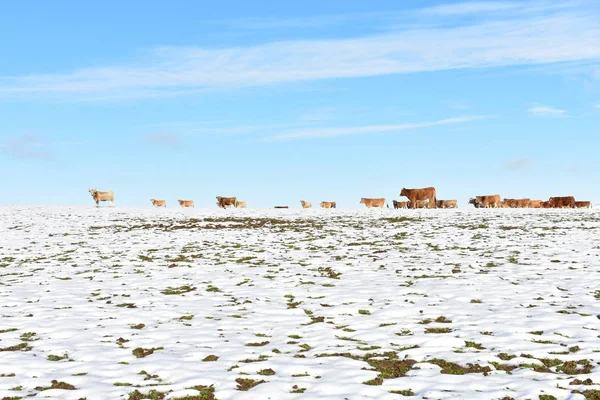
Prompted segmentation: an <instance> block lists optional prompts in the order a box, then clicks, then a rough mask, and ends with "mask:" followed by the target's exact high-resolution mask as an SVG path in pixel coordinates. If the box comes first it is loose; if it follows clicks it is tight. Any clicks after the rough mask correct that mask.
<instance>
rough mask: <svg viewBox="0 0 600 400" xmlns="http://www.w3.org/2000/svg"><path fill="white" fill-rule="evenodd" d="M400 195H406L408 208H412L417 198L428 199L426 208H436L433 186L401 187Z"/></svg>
mask: <svg viewBox="0 0 600 400" xmlns="http://www.w3.org/2000/svg"><path fill="white" fill-rule="evenodd" d="M400 196H404V197H408V200H409V208H414V206H415V205H416V204H417V203H416V201H417V200H429V204H428V208H436V203H435V201H436V198H435V188H434V187H427V188H423V189H406V188H402V190H401V191H400ZM411 206H413V207H411Z"/></svg>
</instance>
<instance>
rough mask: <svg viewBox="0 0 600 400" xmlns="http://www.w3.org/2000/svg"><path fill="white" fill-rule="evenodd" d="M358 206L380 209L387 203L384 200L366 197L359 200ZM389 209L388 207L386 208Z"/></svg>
mask: <svg viewBox="0 0 600 400" xmlns="http://www.w3.org/2000/svg"><path fill="white" fill-rule="evenodd" d="M358 204H364V205H365V206H367V208H371V207H380V208H383V206H385V205H387V201H386V200H385V199H370V198H368V197H363V198H361V199H360V203H358ZM388 208H389V206H388Z"/></svg>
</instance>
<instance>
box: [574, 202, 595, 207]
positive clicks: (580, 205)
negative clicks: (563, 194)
mask: <svg viewBox="0 0 600 400" xmlns="http://www.w3.org/2000/svg"><path fill="white" fill-rule="evenodd" d="M575 208H592V202H591V201H576V202H575Z"/></svg>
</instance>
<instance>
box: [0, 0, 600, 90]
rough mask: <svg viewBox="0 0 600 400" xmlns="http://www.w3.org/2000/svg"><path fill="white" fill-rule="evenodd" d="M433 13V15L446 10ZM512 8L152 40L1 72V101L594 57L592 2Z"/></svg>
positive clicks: (597, 27)
mask: <svg viewBox="0 0 600 400" xmlns="http://www.w3.org/2000/svg"><path fill="white" fill-rule="evenodd" d="M512 4H521V3H520V2H515V3H513V2H477V3H459V4H458V5H454V6H455V7H459V9H462V10H463V11H464V10H467V11H468V10H471V12H475V11H477V10H482V9H490V10H491V9H502V8H507V7H512ZM524 4H529V3H527V2H525V3H524ZM444 7H445V6H444ZM436 10H437V11H436V12H437V13H438V14H439V13H444V12H445V13H449V12H450V11H448V10H446V11H444V10H445V9H439V8H438V9H436ZM518 10H519V9H518V8H517V10H515V11H514V12H510V13H506V14H505V15H502V16H500V17H497V18H492V19H488V20H485V19H484V20H480V19H474V20H475V21H482V22H472V21H473V20H469V21H471V22H468V23H467V22H464V21H461V22H460V23H456V24H445V25H443V26H437V25H435V24H432V25H431V26H432V27H431V28H419V29H417V28H409V29H404V28H402V29H400V30H397V31H394V32H388V33H385V34H374V35H368V36H358V37H353V38H346V39H314V40H295V41H279V42H270V43H265V44H261V45H255V46H248V47H231V48H220V49H215V48H203V47H160V48H156V49H154V50H153V51H151V52H150V54H148V56H147V57H145V58H144V60H143V61H134V62H125V63H120V64H115V65H112V66H97V67H90V68H80V69H76V70H74V71H72V72H68V73H63V74H46V73H43V72H40V73H39V74H36V75H26V76H12V77H2V78H0V98H8V99H15V98H27V99H31V98H36V99H37V98H48V97H50V98H59V99H67V100H111V99H122V98H148V97H150V98H151V97H156V96H166V95H181V94H189V93H197V92H202V91H206V90H222V89H234V88H245V87H256V86H264V85H273V84H283V83H293V82H305V81H317V80H324V79H333V78H335V79H339V78H354V77H367V76H378V75H388V74H405V73H415V72H425V71H440V70H450V69H461V68H462V69H464V68H489V67H502V66H525V65H541V64H553V63H560V62H573V63H577V62H589V61H592V60H598V59H600V46H598V41H599V40H600V15H599V13H598V12H597V10H596V8H590V9H586V8H585V7H580V8H575V9H568V10H567V11H564V10H563V9H562V8H559V9H558V10H554V9H552V8H550V9H549V10H546V11H545V12H544V13H541V14H535V15H533V16H530V15H528V16H527V18H525V17H524V15H523V14H522V12H521V11H518ZM434 11H435V10H434ZM429 12H432V11H431V10H430V11H429ZM424 19H425V21H424V25H426V24H425V23H426V22H427V21H426V18H424Z"/></svg>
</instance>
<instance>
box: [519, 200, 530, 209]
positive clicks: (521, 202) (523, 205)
mask: <svg viewBox="0 0 600 400" xmlns="http://www.w3.org/2000/svg"><path fill="white" fill-rule="evenodd" d="M529 203H531V199H518V200H517V208H527V207H529Z"/></svg>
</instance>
